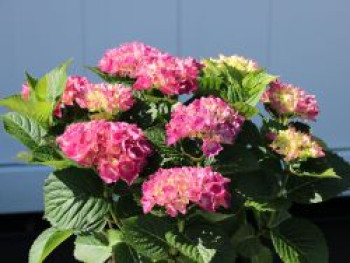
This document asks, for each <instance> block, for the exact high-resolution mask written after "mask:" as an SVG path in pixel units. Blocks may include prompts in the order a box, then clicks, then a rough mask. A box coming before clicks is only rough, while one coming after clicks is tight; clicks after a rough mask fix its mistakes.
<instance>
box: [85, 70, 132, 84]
mask: <svg viewBox="0 0 350 263" xmlns="http://www.w3.org/2000/svg"><path fill="white" fill-rule="evenodd" d="M86 68H87V69H88V70H90V71H91V72H93V73H95V74H96V75H97V76H99V77H100V78H101V79H103V80H104V81H106V82H108V83H121V84H125V85H133V84H134V82H135V80H133V79H130V78H127V77H118V76H112V75H109V74H107V73H104V72H102V71H101V70H100V69H99V68H98V67H90V66H86Z"/></svg>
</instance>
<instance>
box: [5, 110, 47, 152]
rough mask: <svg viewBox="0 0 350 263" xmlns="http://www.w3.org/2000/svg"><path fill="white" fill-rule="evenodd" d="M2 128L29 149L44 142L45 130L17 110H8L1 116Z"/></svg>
mask: <svg viewBox="0 0 350 263" xmlns="http://www.w3.org/2000/svg"><path fill="white" fill-rule="evenodd" d="M3 122H4V128H5V131H6V132H7V133H9V134H10V135H12V136H13V137H15V138H16V139H17V140H19V141H20V142H21V143H23V144H24V145H25V146H26V147H28V148H29V149H32V150H33V149H35V148H37V147H39V146H41V145H43V144H44V143H45V140H44V139H43V138H44V137H45V135H46V134H47V131H46V130H45V129H44V128H43V127H42V126H41V125H39V123H37V122H36V121H34V120H33V119H30V118H28V117H26V116H24V115H21V114H20V113H17V112H9V113H6V114H5V115H4V116H3Z"/></svg>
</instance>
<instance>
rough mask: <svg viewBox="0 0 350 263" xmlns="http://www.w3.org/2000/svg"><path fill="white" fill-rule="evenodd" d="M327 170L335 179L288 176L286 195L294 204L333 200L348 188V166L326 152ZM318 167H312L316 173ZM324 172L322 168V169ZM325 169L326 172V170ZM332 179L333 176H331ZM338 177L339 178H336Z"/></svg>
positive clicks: (336, 156)
mask: <svg viewBox="0 0 350 263" xmlns="http://www.w3.org/2000/svg"><path fill="white" fill-rule="evenodd" d="M325 161H326V165H327V166H328V169H332V172H334V173H335V175H336V176H337V177H336V178H323V177H322V176H321V177H320V178H318V177H307V176H303V177H299V176H290V178H289V181H288V185H287V193H288V195H289V197H291V198H292V199H293V200H294V201H295V202H299V203H315V202H322V201H326V200H328V199H330V198H333V197H335V196H337V195H339V194H341V193H342V192H344V191H346V190H347V189H349V188H350V165H349V163H348V162H346V161H345V160H344V159H343V158H341V157H340V156H338V155H337V154H335V153H332V152H326V157H325ZM320 167H321V168H322V167H323V166H321V165H318V166H317V167H314V169H316V171H317V172H318V171H319V169H320ZM322 169H323V170H324V167H323V168H322ZM328 169H327V170H328ZM332 177H334V176H332ZM338 177H339V178H338Z"/></svg>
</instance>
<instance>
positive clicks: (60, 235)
mask: <svg viewBox="0 0 350 263" xmlns="http://www.w3.org/2000/svg"><path fill="white" fill-rule="evenodd" d="M71 235H72V232H71V231H69V230H65V231H60V230H57V229H55V228H49V229H46V230H45V231H44V232H42V233H41V234H40V235H39V236H38V237H37V239H36V240H35V241H34V243H33V245H32V247H31V249H30V252H29V263H41V262H43V261H44V260H45V258H46V257H47V256H48V255H50V253H51V252H52V251H53V250H54V249H55V248H56V247H58V246H59V245H60V244H61V243H62V242H63V241H65V240H66V239H67V238H69V237H70V236H71Z"/></svg>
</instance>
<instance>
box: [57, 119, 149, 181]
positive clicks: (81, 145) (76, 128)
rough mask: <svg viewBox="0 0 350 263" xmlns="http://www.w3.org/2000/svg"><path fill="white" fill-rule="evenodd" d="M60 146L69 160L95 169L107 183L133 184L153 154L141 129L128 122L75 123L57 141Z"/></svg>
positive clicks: (99, 121) (97, 121)
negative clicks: (123, 182) (120, 181)
mask: <svg viewBox="0 0 350 263" xmlns="http://www.w3.org/2000/svg"><path fill="white" fill-rule="evenodd" d="M57 143H58V144H59V146H60V148H61V149H62V151H63V153H64V154H65V155H66V156H67V157H68V158H70V159H72V160H74V161H76V162H77V163H78V164H80V165H82V166H86V167H94V168H96V169H97V170H98V173H99V176H100V177H101V178H102V180H103V181H105V182H106V183H108V184H109V183H114V182H117V181H118V180H119V179H121V180H123V181H125V182H127V183H128V184H132V182H133V181H134V180H135V179H136V178H137V177H138V176H139V174H140V172H141V171H142V169H143V167H144V166H145V165H146V162H147V157H148V156H149V155H150V154H151V153H152V150H151V146H150V144H149V143H148V141H147V139H146V137H145V135H144V134H143V132H142V131H141V129H139V128H138V127H137V126H136V125H134V124H128V123H125V122H107V121H104V120H95V121H90V122H83V123H74V124H71V125H69V126H68V127H67V129H66V130H65V132H64V133H63V134H62V135H61V136H59V137H58V138H57Z"/></svg>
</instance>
